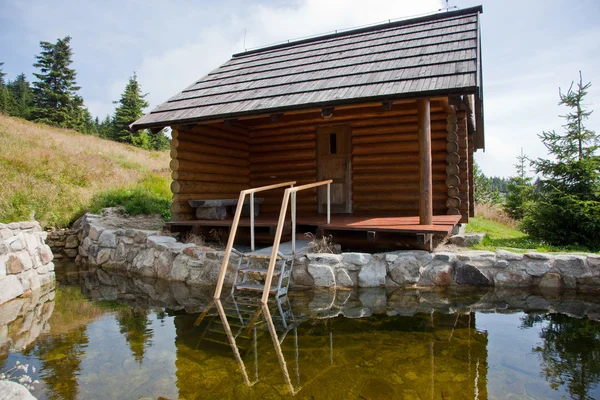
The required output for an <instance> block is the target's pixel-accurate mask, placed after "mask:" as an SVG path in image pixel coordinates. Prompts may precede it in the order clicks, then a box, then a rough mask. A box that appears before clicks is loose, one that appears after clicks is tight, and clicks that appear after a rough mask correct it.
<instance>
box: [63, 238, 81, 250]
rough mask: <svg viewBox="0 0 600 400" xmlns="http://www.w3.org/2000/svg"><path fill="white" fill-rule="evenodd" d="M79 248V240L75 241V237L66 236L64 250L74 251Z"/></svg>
mask: <svg viewBox="0 0 600 400" xmlns="http://www.w3.org/2000/svg"><path fill="white" fill-rule="evenodd" d="M77 246H79V239H77V235H71V236H67V240H66V241H65V249H75V248H77Z"/></svg>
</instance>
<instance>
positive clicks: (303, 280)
mask: <svg viewBox="0 0 600 400" xmlns="http://www.w3.org/2000/svg"><path fill="white" fill-rule="evenodd" d="M307 262H308V259H307V258H306V257H302V259H301V260H299V261H298V262H296V263H294V267H293V269H292V282H293V285H294V286H304V287H313V286H314V284H315V282H314V280H313V278H312V276H310V274H309V273H308V271H307Z"/></svg>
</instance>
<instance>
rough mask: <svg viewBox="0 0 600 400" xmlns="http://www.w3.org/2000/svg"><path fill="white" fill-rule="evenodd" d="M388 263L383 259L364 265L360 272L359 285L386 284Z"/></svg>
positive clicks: (373, 285) (375, 285) (376, 285)
mask: <svg viewBox="0 0 600 400" xmlns="http://www.w3.org/2000/svg"><path fill="white" fill-rule="evenodd" d="M386 269H387V268H386V265H385V263H384V262H383V261H381V262H371V263H369V264H367V265H364V266H363V267H362V268H361V269H360V272H359V273H358V286H359V287H378V286H384V285H385V276H386V273H387V271H386Z"/></svg>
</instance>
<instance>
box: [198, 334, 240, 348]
mask: <svg viewBox="0 0 600 400" xmlns="http://www.w3.org/2000/svg"><path fill="white" fill-rule="evenodd" d="M204 340H206V341H207V342H211V343H217V344H221V345H223V346H231V343H229V342H222V341H220V340H217V339H213V338H209V337H205V338H204ZM236 347H237V348H238V349H241V350H246V349H247V348H248V347H246V346H237V343H236Z"/></svg>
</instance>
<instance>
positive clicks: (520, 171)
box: [504, 149, 533, 220]
mask: <svg viewBox="0 0 600 400" xmlns="http://www.w3.org/2000/svg"><path fill="white" fill-rule="evenodd" d="M528 163H529V158H528V157H527V156H526V155H525V154H524V153H523V149H521V155H519V156H517V163H516V164H515V168H516V169H517V175H516V176H513V177H511V178H510V179H509V181H508V185H507V189H508V194H507V195H506V203H504V210H505V211H506V212H507V213H508V215H510V216H511V217H512V218H514V219H519V220H520V219H522V218H523V216H524V215H525V208H526V207H527V205H528V204H529V202H530V201H531V200H532V198H533V184H532V179H531V178H530V177H528V176H527V167H526V165H527V164H528Z"/></svg>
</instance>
